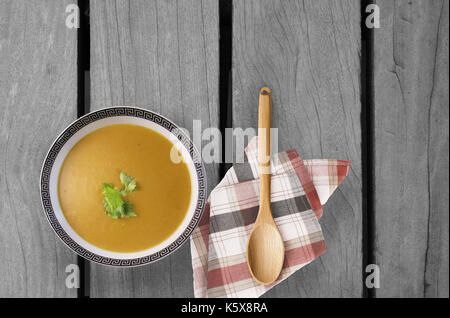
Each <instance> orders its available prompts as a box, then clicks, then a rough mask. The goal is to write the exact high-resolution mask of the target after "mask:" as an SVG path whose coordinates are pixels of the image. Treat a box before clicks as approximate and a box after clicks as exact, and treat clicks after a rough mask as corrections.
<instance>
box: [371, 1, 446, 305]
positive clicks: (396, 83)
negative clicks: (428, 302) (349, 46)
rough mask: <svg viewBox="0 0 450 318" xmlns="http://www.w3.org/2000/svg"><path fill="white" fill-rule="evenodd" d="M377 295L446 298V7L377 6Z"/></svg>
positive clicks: (433, 3)
mask: <svg viewBox="0 0 450 318" xmlns="http://www.w3.org/2000/svg"><path fill="white" fill-rule="evenodd" d="M377 4H378V5H379V6H380V9H381V25H380V29H377V30H375V31H374V35H375V37H374V40H375V41H374V97H375V110H374V116H375V117H374V124H375V135H374V137H375V140H374V144H375V162H374V169H375V171H374V175H375V184H374V185H375V187H374V202H375V231H376V232H375V235H376V237H375V262H376V263H377V264H378V265H380V269H381V276H380V277H381V286H380V288H379V289H377V290H376V295H377V297H424V296H426V297H448V296H449V282H448V274H449V261H448V258H449V249H448V242H449V227H448V225H449V223H448V209H449V206H448V200H449V188H448V175H449V167H448V154H449V147H448V140H449V131H448V129H449V127H448V125H449V122H448V119H449V106H448V105H449V98H448V85H449V73H448V68H449V63H448V54H449V52H448V27H449V25H448V21H449V3H448V1H395V2H394V1H387V0H386V1H377Z"/></svg>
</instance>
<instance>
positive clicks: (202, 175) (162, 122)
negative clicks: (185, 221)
mask: <svg viewBox="0 0 450 318" xmlns="http://www.w3.org/2000/svg"><path fill="white" fill-rule="evenodd" d="M116 116H131V117H138V118H143V119H146V120H149V121H151V122H153V123H155V124H158V125H159V126H161V127H163V128H164V129H166V130H168V131H169V132H171V133H172V134H174V135H175V136H176V137H177V138H178V140H179V141H180V142H181V143H182V144H183V146H184V147H185V148H186V149H187V150H188V151H189V154H190V156H191V158H192V160H193V162H194V166H195V170H196V173H197V180H198V199H197V203H196V206H195V212H194V215H193V217H192V219H191V220H190V221H189V225H188V227H187V228H186V229H185V231H184V232H183V233H182V234H181V235H180V236H179V237H178V238H177V239H176V240H175V241H174V242H173V243H171V244H170V245H169V246H166V247H165V248H164V249H162V250H160V251H158V252H156V253H153V254H151V255H147V256H144V257H140V258H134V259H114V258H109V257H104V256H100V255H97V254H95V253H93V252H91V251H88V250H87V249H85V248H84V247H82V246H80V245H79V244H78V243H76V242H75V241H74V240H73V239H72V238H71V237H70V236H69V235H68V234H67V233H66V231H64V229H63V228H62V226H61V224H60V223H59V222H58V219H57V218H56V215H55V211H54V210H53V205H52V202H51V199H50V172H51V171H52V167H53V164H54V162H55V159H56V157H57V155H58V153H59V151H60V150H61V148H62V147H63V146H64V144H65V143H66V142H67V141H68V140H69V139H70V137H72V136H73V135H74V134H75V133H76V132H77V131H79V130H80V129H82V128H83V127H85V126H87V125H89V124H90V123H93V122H95V121H98V120H100V119H104V118H107V117H116ZM206 183H207V181H206V172H205V167H204V165H203V162H202V161H201V158H200V155H199V153H198V151H197V149H196V148H195V147H194V145H193V143H192V142H191V141H190V139H189V138H188V137H187V136H186V135H185V134H184V133H183V132H182V131H181V130H180V129H178V127H177V126H176V125H175V124H174V123H172V122H171V121H170V120H168V119H166V118H164V117H162V116H161V115H158V114H156V113H153V112H151V111H148V110H145V109H141V108H135V107H125V106H123V107H122V106H121V107H112V108H104V109H101V110H98V111H94V112H92V113H89V114H87V115H85V116H83V117H81V118H79V119H78V120H76V121H75V122H73V123H72V124H71V125H70V126H69V127H67V128H66V130H64V131H63V132H62V133H61V135H60V136H59V137H58V138H57V139H56V140H55V142H54V143H53V145H52V146H51V148H50V150H49V152H48V154H47V156H46V158H45V161H44V164H43V166H42V172H41V182H40V188H41V200H42V206H43V208H44V211H45V214H46V216H47V219H48V221H49V222H50V225H51V226H52V228H53V230H54V231H55V232H56V234H57V235H58V236H59V238H60V239H61V240H62V241H63V242H64V243H65V244H66V245H67V246H68V247H69V248H70V249H72V250H73V251H74V252H76V253H77V254H78V255H80V256H82V257H84V258H85V259H87V260H90V261H92V262H95V263H99V264H103V265H110V266H119V267H129V266H140V265H145V264H149V263H153V262H155V261H158V260H160V259H162V258H164V257H165V256H167V255H169V254H171V253H172V252H173V251H175V250H176V249H178V248H179V247H180V246H181V245H182V244H183V243H184V242H186V241H187V239H188V238H189V236H190V235H191V233H192V231H193V230H194V229H195V227H196V226H197V224H198V222H199V221H200V218H201V216H202V213H203V208H204V206H205V203H206V199H207V198H206V194H207V193H206V191H207V185H206Z"/></svg>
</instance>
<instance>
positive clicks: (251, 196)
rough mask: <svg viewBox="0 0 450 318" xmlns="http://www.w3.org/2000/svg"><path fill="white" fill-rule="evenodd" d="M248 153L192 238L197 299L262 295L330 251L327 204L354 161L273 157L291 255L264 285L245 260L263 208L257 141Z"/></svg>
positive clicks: (276, 200)
mask: <svg viewBox="0 0 450 318" xmlns="http://www.w3.org/2000/svg"><path fill="white" fill-rule="evenodd" d="M245 153H246V159H247V162H245V163H239V164H234V165H233V167H232V168H231V169H230V170H228V172H227V173H226V175H225V177H224V178H223V179H222V181H221V182H220V183H219V184H218V185H217V187H216V188H214V190H213V191H212V192H211V195H210V197H209V199H208V202H207V204H206V205H205V209H204V211H203V216H202V219H201V220H200V223H199V226H198V227H197V228H196V229H195V230H194V232H193V234H192V236H191V255H192V267H193V272H194V293H195V297H259V296H261V295H262V294H263V293H265V292H266V291H267V290H269V289H270V288H272V287H273V286H275V285H276V284H278V283H279V282H281V281H282V280H284V279H286V278H287V277H289V276H290V275H291V274H292V273H294V272H295V271H296V270H298V269H300V268H302V267H303V266H305V265H306V264H308V263H310V262H311V261H313V260H314V259H316V258H317V257H319V255H321V254H323V253H324V252H325V251H326V246H325V242H324V238H323V235H322V229H321V227H320V224H319V219H320V217H321V216H322V204H324V203H325V202H326V201H327V200H328V198H329V197H330V196H331V194H332V193H333V191H334V190H335V189H336V188H337V186H338V185H339V184H340V183H341V182H342V180H343V179H344V178H345V177H346V176H347V173H348V171H349V169H350V162H349V161H342V160H330V159H318V160H317V159H314V160H304V161H303V160H302V159H300V156H299V155H298V154H297V151H296V150H295V149H292V150H288V151H284V152H280V153H278V154H276V155H274V156H273V157H272V162H271V171H272V178H271V208H272V214H273V216H274V218H275V222H276V224H277V226H278V228H279V230H280V233H281V236H282V237H283V240H284V246H285V250H286V252H285V260H284V265H283V269H282V271H281V274H280V277H279V278H278V279H277V280H276V281H275V282H274V283H273V284H271V285H268V286H263V285H260V284H258V283H257V282H256V281H255V280H253V278H252V276H251V274H250V271H249V269H248V266H247V261H246V257H245V255H246V247H247V241H248V237H249V235H250V231H251V230H252V228H253V223H254V222H255V220H256V216H257V214H258V208H259V180H258V178H259V176H258V162H257V138H254V139H252V140H251V142H250V144H249V145H248V146H247V148H246V151H245Z"/></svg>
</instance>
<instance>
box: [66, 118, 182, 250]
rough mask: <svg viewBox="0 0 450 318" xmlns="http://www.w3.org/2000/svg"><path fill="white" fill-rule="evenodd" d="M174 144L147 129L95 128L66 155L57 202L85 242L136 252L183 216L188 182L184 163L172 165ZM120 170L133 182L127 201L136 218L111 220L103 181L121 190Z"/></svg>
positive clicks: (161, 236)
mask: <svg viewBox="0 0 450 318" xmlns="http://www.w3.org/2000/svg"><path fill="white" fill-rule="evenodd" d="M172 146H173V144H172V143H171V142H170V141H169V140H168V139H167V138H165V137H164V136H162V135H161V134H159V133H157V132H155V131H152V130H150V129H147V128H144V127H141V126H136V125H128V124H117V125H111V126H107V127H104V128H100V129H98V130H96V131H94V132H92V133H90V134H88V135H87V136H85V137H84V138H82V139H81V140H80V141H79V142H78V143H77V144H76V145H75V146H74V147H73V148H72V149H71V150H70V152H69V153H68V155H67V157H66V159H65V160H64V163H63V165H62V167H61V171H60V175H59V181H58V195H59V202H60V205H61V208H62V210H63V213H64V215H65V217H66V219H67V221H68V222H69V224H70V226H71V227H72V228H73V229H74V230H75V231H76V232H77V233H78V234H79V235H80V236H81V237H82V238H83V239H85V240H86V241H88V242H89V243H91V244H93V245H95V246H97V247H100V248H102V249H106V250H110V251H114V252H137V251H140V250H144V249H147V248H150V247H152V246H155V245H157V244H159V243H161V242H162V241H164V240H165V239H167V238H168V237H169V236H170V235H171V234H172V233H173V232H175V230H176V229H177V228H178V227H179V226H180V224H181V222H182V221H183V219H184V217H185V216H186V213H187V210H188V207H189V203H190V197H191V180H190V176H189V170H188V167H187V165H186V164H185V163H183V162H181V163H173V162H172V160H171V159H170V151H171V148H172ZM120 172H125V173H126V174H128V175H130V176H132V177H133V178H135V179H136V181H137V187H136V191H134V192H131V193H129V194H128V195H127V196H126V200H127V201H129V202H130V203H131V204H132V205H133V207H134V210H135V211H136V214H137V216H136V217H130V218H127V217H124V218H120V219H112V218H111V217H109V216H108V214H106V212H105V207H104V205H103V194H102V183H111V184H112V185H113V186H114V187H116V188H118V189H120V188H121V187H122V184H121V182H120V179H119V175H120Z"/></svg>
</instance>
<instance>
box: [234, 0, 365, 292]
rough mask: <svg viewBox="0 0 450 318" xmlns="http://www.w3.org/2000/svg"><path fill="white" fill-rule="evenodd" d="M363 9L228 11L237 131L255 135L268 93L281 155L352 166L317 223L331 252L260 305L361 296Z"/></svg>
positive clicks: (343, 5)
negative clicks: (266, 90) (262, 94)
mask: <svg viewBox="0 0 450 318" xmlns="http://www.w3.org/2000/svg"><path fill="white" fill-rule="evenodd" d="M360 39H361V34H360V2H359V1H298V0H296V1H284V0H283V1H268V0H266V1H248V0H235V1H234V7H233V126H234V127H242V128H247V127H257V105H258V92H259V90H260V89H261V87H263V86H266V85H267V86H268V87H270V88H271V90H272V103H273V108H272V112H273V122H272V126H273V127H278V129H279V131H278V135H279V143H278V149H279V150H285V149H291V148H296V149H297V150H298V152H299V154H300V155H301V156H302V157H303V158H305V159H309V158H337V159H345V160H351V161H352V162H353V163H352V167H351V170H350V173H349V176H348V177H347V178H346V179H345V181H344V182H343V184H342V185H341V186H340V187H339V188H338V190H337V191H336V192H335V194H334V195H333V196H332V197H331V198H330V200H329V201H328V202H327V204H326V206H325V207H324V216H323V218H322V219H321V220H320V224H321V226H322V229H323V232H324V236H325V241H326V244H327V247H328V251H327V253H326V254H325V255H323V256H321V257H320V258H319V259H317V260H315V261H314V262H312V263H311V264H309V265H308V266H306V267H305V268H303V269H301V270H300V271H298V272H297V273H295V274H294V275H292V277H290V278H289V279H287V280H286V281H284V282H283V283H281V284H279V285H278V286H276V287H274V288H273V289H272V290H270V291H269V292H268V293H267V294H265V296H266V297H361V296H362V286H363V281H362V182H361V125H360V115H361V103H360V54H361V53H360V49H361V43H360Z"/></svg>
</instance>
